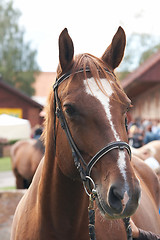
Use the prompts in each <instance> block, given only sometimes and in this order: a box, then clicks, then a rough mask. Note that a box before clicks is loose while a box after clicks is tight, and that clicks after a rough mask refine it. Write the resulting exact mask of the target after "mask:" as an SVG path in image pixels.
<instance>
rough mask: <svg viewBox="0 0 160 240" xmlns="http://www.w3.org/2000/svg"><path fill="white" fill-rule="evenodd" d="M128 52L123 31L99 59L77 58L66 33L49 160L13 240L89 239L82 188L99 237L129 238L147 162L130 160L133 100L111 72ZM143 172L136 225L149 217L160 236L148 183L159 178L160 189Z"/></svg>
mask: <svg viewBox="0 0 160 240" xmlns="http://www.w3.org/2000/svg"><path fill="white" fill-rule="evenodd" d="M124 48H125V33H124V31H123V29H122V28H121V27H120V28H119V29H118V31H117V33H116V34H115V36H114V37H113V40H112V43H111V45H110V46H109V47H108V48H107V50H106V51H105V53H104V54H103V56H102V57H101V58H97V57H94V56H92V55H90V54H81V55H78V56H76V57H74V47H73V42H72V39H71V38H70V36H69V34H68V31H67V29H64V30H63V31H62V33H61V35H60V37H59V60H60V62H59V66H58V69H57V81H56V83H55V85H54V91H52V92H51V93H50V96H49V99H48V106H47V110H46V112H47V114H46V126H45V132H44V139H45V156H44V159H43V160H42V161H41V163H40V164H39V167H38V169H37V171H36V174H35V176H34V178H33V181H32V184H31V186H30V188H29V189H28V191H27V192H26V194H25V195H24V197H23V198H22V200H21V201H20V203H19V205H18V207H17V210H16V213H15V216H14V220H13V226H12V236H11V239H12V240H13V239H14V240H18V239H19V240H21V239H30V240H31V239H34V240H41V239H47V240H51V239H52V240H53V239H54V240H59V239H60V240H61V239H70V240H77V239H79V240H89V230H88V212H87V208H88V203H89V201H88V196H87V194H86V193H85V191H84V188H83V184H84V187H85V190H86V191H89V194H90V193H91V194H93V193H94V197H95V198H96V206H97V207H96V239H97V240H104V239H107V240H118V239H119V240H126V239H127V235H126V231H125V227H124V223H123V220H122V219H123V218H125V217H128V216H130V215H132V214H134V212H135V211H136V209H137V207H138V204H139V200H140V195H141V190H140V185H139V180H138V178H137V176H138V177H139V178H140V177H141V171H140V170H139V168H140V167H141V168H143V164H144V163H143V162H141V161H140V162H139V160H138V159H136V158H133V159H131V155H130V148H129V146H128V144H127V141H128V139H127V132H126V126H125V118H126V112H127V111H128V109H129V107H130V104H131V103H130V100H129V99H128V97H127V96H126V94H125V93H124V91H123V90H122V88H121V87H120V85H119V83H118V81H117V79H116V77H115V74H114V72H113V71H114V69H115V68H116V67H117V66H118V65H119V64H120V62H121V60H122V57H123V54H124ZM131 160H132V161H131ZM75 165H76V167H75ZM146 167H147V166H146ZM134 168H135V170H134ZM145 172H146V176H147V178H146V177H145V173H144V172H143V171H142V177H143V179H144V182H143V181H140V183H141V186H142V201H141V204H140V207H139V210H138V212H137V213H136V215H135V217H134V220H135V223H137V224H138V225H139V226H140V224H141V222H142V219H141V221H138V220H139V219H140V215H139V214H141V216H142V213H143V217H144V216H145V218H144V219H143V227H144V228H146V229H149V230H152V231H154V232H156V233H158V232H159V233H160V218H159V215H158V201H159V192H158V187H157V188H156V189H150V185H148V186H149V187H148V186H147V183H148V184H151V183H152V182H153V181H154V182H156V181H157V186H158V180H157V178H156V176H155V175H154V173H153V172H152V170H150V169H149V168H145ZM136 175H137V176H136ZM82 182H83V184H82ZM155 185H156V184H155ZM92 188H93V189H92ZM93 190H94V191H93ZM146 207H147V210H151V211H150V215H149V216H148V213H146ZM145 219H147V223H146V222H145Z"/></svg>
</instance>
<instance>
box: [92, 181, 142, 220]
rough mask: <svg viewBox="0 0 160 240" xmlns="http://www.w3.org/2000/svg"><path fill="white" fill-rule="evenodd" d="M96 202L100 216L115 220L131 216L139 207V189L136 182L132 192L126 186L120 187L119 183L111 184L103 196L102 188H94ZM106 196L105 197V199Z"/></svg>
mask: <svg viewBox="0 0 160 240" xmlns="http://www.w3.org/2000/svg"><path fill="white" fill-rule="evenodd" d="M96 192H97V198H96V202H97V205H98V208H99V210H100V212H101V213H102V215H104V216H105V217H107V218H112V219H117V218H125V217H129V216H131V215H132V214H133V213H134V212H135V211H136V209H137V207H138V205H139V200H140V196H141V189H140V186H139V183H138V182H137V184H136V186H134V190H133V191H131V190H130V188H129V187H128V186H125V187H123V186H120V184H119V183H117V184H116V183H115V184H112V185H111V186H110V188H109V189H108V191H107V194H104V193H103V191H102V188H101V189H100V188H99V187H98V186H97V188H96ZM105 196H106V197H105Z"/></svg>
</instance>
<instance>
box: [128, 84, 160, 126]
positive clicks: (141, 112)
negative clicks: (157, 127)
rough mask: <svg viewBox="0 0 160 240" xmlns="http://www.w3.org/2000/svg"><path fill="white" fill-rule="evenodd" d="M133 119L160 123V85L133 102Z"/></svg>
mask: <svg viewBox="0 0 160 240" xmlns="http://www.w3.org/2000/svg"><path fill="white" fill-rule="evenodd" d="M132 104H133V109H132V111H131V112H130V113H131V116H132V118H133V119H134V118H136V117H141V119H148V120H155V119H156V120H159V121H160V84H158V85H157V86H156V87H154V88H152V89H150V90H149V91H147V92H144V93H143V94H141V95H139V96H137V97H136V98H135V99H133V100H132Z"/></svg>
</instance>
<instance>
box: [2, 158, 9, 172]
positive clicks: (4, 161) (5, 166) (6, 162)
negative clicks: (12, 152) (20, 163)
mask: <svg viewBox="0 0 160 240" xmlns="http://www.w3.org/2000/svg"><path fill="white" fill-rule="evenodd" d="M11 169H12V167H11V159H10V157H2V158H0V172H4V171H9V170H11Z"/></svg>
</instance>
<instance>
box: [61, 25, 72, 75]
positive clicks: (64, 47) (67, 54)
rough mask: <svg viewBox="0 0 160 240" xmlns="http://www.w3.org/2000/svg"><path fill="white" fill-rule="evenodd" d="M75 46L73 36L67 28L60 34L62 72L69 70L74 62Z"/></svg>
mask: <svg viewBox="0 0 160 240" xmlns="http://www.w3.org/2000/svg"><path fill="white" fill-rule="evenodd" d="M73 55H74V46H73V42H72V39H71V37H70V36H69V34H68V30H67V28H65V29H64V30H63V31H62V32H61V34H60V36H59V62H60V65H61V68H62V72H65V71H66V70H69V68H71V66H72V64H73Z"/></svg>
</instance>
